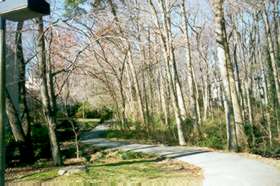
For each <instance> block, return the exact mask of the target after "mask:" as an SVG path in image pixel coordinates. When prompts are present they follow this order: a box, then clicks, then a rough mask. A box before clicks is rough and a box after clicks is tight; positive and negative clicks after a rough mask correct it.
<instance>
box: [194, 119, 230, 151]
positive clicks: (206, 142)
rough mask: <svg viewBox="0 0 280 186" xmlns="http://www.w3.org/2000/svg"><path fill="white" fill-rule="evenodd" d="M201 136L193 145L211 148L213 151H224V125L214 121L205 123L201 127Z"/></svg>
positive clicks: (225, 137)
mask: <svg viewBox="0 0 280 186" xmlns="http://www.w3.org/2000/svg"><path fill="white" fill-rule="evenodd" d="M201 132H202V134H203V136H202V137H201V139H199V140H197V142H194V144H195V145H199V146H204V147H211V148H215V149H224V147H225V146H226V143H227V141H226V139H227V136H226V124H225V123H224V122H221V121H219V122H217V121H215V120H213V121H208V122H205V124H204V125H202V126H201Z"/></svg>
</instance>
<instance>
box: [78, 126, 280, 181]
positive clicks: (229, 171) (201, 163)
mask: <svg viewBox="0 0 280 186" xmlns="http://www.w3.org/2000/svg"><path fill="white" fill-rule="evenodd" d="M107 129H108V127H106V126H99V127H97V128H96V129H94V130H93V131H91V132H89V133H87V134H85V135H84V136H83V137H82V142H83V143H86V144H92V145H94V146H98V147H103V148H117V149H120V150H125V151H134V152H144V153H155V154H158V155H160V156H163V157H168V158H174V159H178V160H181V161H185V162H187V163H190V164H193V165H196V166H198V167H201V168H202V170H203V172H204V181H203V185H204V186H280V171H278V170H277V169H276V168H274V167H272V166H269V165H267V164H265V163H262V162H260V161H257V160H251V159H247V158H244V157H241V156H239V155H237V154H228V153H220V152H209V151H205V150H201V149H196V148H187V147H170V146H157V145H143V144H129V143H127V142H116V141H110V140H106V139H103V138H101V137H103V136H104V134H105V133H106V130H107Z"/></svg>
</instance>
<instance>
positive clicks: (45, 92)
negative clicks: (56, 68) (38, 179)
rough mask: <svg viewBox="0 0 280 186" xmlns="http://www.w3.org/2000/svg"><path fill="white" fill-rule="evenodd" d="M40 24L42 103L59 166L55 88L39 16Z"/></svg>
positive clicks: (39, 58) (40, 21)
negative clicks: (53, 93) (49, 80)
mask: <svg viewBox="0 0 280 186" xmlns="http://www.w3.org/2000/svg"><path fill="white" fill-rule="evenodd" d="M36 21H37V26H38V34H39V35H38V38H37V42H38V44H37V53H38V54H37V55H38V61H39V65H40V77H41V79H42V83H41V97H42V104H43V112H44V116H45V119H46V122H47V124H48V128H49V138H50V143H51V151H52V158H53V161H54V164H55V165H57V166H60V165H62V159H61V156H60V148H59V143H58V141H57V137H56V113H55V110H56V109H55V108H52V106H55V105H52V103H51V101H52V100H51V99H52V98H50V93H49V90H50V89H54V87H48V85H49V83H48V77H47V76H48V70H47V60H46V52H47V51H46V48H45V37H44V24H43V19H42V18H38V19H37V20H36Z"/></svg>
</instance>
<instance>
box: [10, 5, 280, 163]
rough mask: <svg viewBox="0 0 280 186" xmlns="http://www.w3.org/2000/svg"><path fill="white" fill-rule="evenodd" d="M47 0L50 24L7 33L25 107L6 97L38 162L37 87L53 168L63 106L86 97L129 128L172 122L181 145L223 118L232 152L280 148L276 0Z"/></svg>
mask: <svg viewBox="0 0 280 186" xmlns="http://www.w3.org/2000/svg"><path fill="white" fill-rule="evenodd" d="M50 3H51V4H52V6H53V14H52V15H51V16H50V17H49V18H48V19H47V20H45V22H44V21H43V19H42V18H40V19H37V20H36V21H33V22H30V23H28V25H26V26H24V25H23V23H17V26H16V32H15V34H14V35H13V37H14V38H15V39H13V38H12V37H11V38H9V40H10V45H11V46H15V47H14V48H16V50H15V53H16V60H17V61H18V62H19V70H20V73H19V74H20V77H19V78H20V81H19V90H20V109H18V110H17V109H16V108H15V106H14V105H13V103H12V102H11V99H9V96H8V99H7V113H8V116H9V123H10V126H11V129H12V132H13V135H14V138H15V140H16V141H17V142H19V143H20V144H21V147H22V151H23V154H25V157H31V160H32V142H31V140H30V139H31V137H30V136H31V133H30V131H31V130H30V128H31V127H32V120H33V119H34V118H32V114H31V113H32V112H34V111H33V110H32V107H31V106H30V105H29V102H28V94H31V92H34V90H36V89H39V88H40V96H39V99H38V98H37V97H38V96H35V98H32V99H36V100H39V101H40V103H41V108H42V111H43V116H44V122H45V123H47V125H48V129H49V138H50V144H51V150H52V157H53V160H54V163H55V164H56V165H61V164H62V160H61V155H60V148H59V142H58V140H57V138H56V125H57V112H58V108H57V102H58V101H59V103H60V104H59V105H62V104H61V103H63V104H64V105H65V106H66V107H67V105H69V104H71V102H74V101H82V100H83V101H85V97H86V99H87V101H90V100H88V99H91V98H92V97H94V98H95V100H94V104H97V102H98V101H99V103H100V104H103V105H111V106H112V107H113V108H114V110H115V117H116V119H117V120H118V121H119V127H120V128H122V129H123V130H129V129H130V128H131V122H134V123H136V124H135V126H137V127H141V128H142V129H143V130H145V131H147V133H148V134H152V133H153V132H155V131H156V129H162V130H167V131H168V130H169V131H170V132H172V130H173V126H175V127H176V134H175V136H176V138H177V139H178V143H179V144H180V145H186V144H187V143H188V142H189V141H191V140H199V139H201V138H203V136H205V134H204V130H203V127H204V126H206V125H207V123H208V122H209V120H213V118H218V120H221V121H223V122H224V125H225V126H226V130H225V131H224V132H225V133H226V136H227V148H228V149H229V150H234V149H235V150H238V149H239V148H242V149H246V148H248V147H250V148H254V147H258V146H260V145H264V146H265V147H273V146H274V145H276V144H279V139H280V123H279V122H280V121H279V120H280V108H279V104H280V90H279V83H280V82H279V78H280V74H279V68H280V33H279V32H280V31H279V24H280V5H279V4H280V1H279V0H266V1H257V0H256V1H254V0H234V1H233V0H230V1H229V0H228V1H225V0H210V1H207V0H205V1H204V0H202V1H194V0H145V1H138V0H96V1H86V0H75V1H73V0H65V2H60V1H55V0H52V1H51V2H50ZM44 24H45V25H44ZM10 27H11V30H13V29H14V27H15V26H14V25H11V26H10ZM34 30H35V31H34ZM22 33H26V37H28V38H32V37H33V38H34V39H35V42H33V40H32V39H31V40H32V42H30V41H29V40H28V39H26V40H24V39H22ZM27 46H29V47H27ZM27 74H28V75H27ZM26 78H28V81H26ZM27 83H28V86H26V84H27ZM31 85H32V86H31ZM97 100H98V101H97ZM35 112H36V111H35ZM216 120H217V119H216ZM186 125H187V126H186ZM217 125H218V124H217ZM186 127H187V128H190V129H191V130H185V128H186ZM26 153H29V155H28V156H26Z"/></svg>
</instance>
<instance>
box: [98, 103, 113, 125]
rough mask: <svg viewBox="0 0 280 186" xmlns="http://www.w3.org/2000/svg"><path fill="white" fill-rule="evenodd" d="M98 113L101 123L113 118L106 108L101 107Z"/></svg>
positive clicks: (111, 112)
mask: <svg viewBox="0 0 280 186" xmlns="http://www.w3.org/2000/svg"><path fill="white" fill-rule="evenodd" d="M99 112H100V119H101V122H104V121H105V120H109V119H112V118H113V110H112V109H110V108H108V107H103V108H102V109H101V110H100V111H99Z"/></svg>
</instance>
